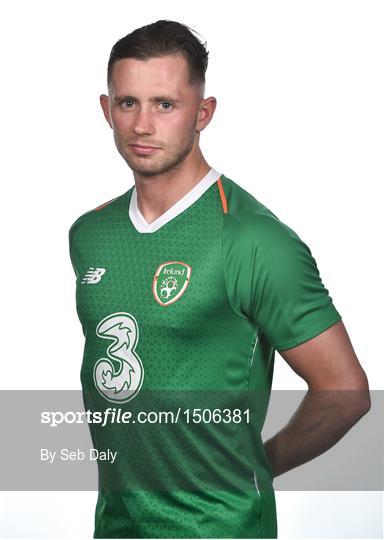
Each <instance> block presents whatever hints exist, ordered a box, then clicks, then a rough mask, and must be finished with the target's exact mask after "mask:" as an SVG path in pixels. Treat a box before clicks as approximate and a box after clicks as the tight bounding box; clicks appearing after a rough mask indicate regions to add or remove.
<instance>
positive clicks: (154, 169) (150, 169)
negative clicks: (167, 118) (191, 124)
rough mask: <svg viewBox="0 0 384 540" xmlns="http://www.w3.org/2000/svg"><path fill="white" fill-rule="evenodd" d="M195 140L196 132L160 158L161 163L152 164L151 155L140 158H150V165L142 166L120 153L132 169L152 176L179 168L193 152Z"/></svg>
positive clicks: (142, 174)
mask: <svg viewBox="0 0 384 540" xmlns="http://www.w3.org/2000/svg"><path fill="white" fill-rule="evenodd" d="M194 142H195V132H193V133H192V134H191V137H190V138H189V140H188V141H187V143H186V144H185V145H184V146H183V147H182V148H180V147H178V148H177V150H175V151H174V152H172V153H171V154H170V155H168V156H166V157H165V158H164V160H160V163H153V164H151V163H150V161H149V159H151V158H150V156H148V158H146V157H144V158H139V159H142V160H146V159H148V165H147V166H146V167H142V166H140V165H139V164H138V163H137V162H136V160H135V159H131V158H130V157H129V156H127V155H126V154H124V153H122V152H121V151H120V154H121V156H122V157H123V159H124V160H125V162H126V163H127V165H128V167H130V169H132V171H134V172H135V173H137V174H140V175H141V176H146V177H150V176H156V175H158V174H165V173H168V172H170V171H172V170H175V169H178V168H179V167H180V166H181V164H182V163H183V162H184V160H185V159H186V157H187V156H188V155H189V154H190V153H191V151H192V148H193V145H194Z"/></svg>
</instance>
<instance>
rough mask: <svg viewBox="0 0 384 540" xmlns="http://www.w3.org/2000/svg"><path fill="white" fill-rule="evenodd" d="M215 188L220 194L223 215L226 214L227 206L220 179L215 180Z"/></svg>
mask: <svg viewBox="0 0 384 540" xmlns="http://www.w3.org/2000/svg"><path fill="white" fill-rule="evenodd" d="M217 186H218V188H219V193H220V199H221V205H222V207H223V212H224V214H228V205H227V198H226V196H225V193H224V188H223V184H222V182H221V177H220V178H219V179H218V180H217Z"/></svg>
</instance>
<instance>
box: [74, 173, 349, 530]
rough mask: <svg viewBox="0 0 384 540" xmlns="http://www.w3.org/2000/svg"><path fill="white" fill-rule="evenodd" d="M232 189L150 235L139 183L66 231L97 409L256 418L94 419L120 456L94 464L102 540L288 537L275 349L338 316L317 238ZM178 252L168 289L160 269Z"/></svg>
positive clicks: (86, 392) (94, 428) (209, 194)
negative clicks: (316, 254) (278, 499)
mask: <svg viewBox="0 0 384 540" xmlns="http://www.w3.org/2000/svg"><path fill="white" fill-rule="evenodd" d="M221 183H222V186H221V187H222V192H220V190H219V185H218V182H215V183H214V184H213V185H212V186H211V187H210V188H209V189H208V190H207V191H206V192H204V193H203V195H202V196H201V197H200V198H199V199H198V200H197V201H195V202H194V203H193V204H191V205H190V206H189V207H188V208H187V209H186V210H184V211H183V212H182V213H181V214H179V215H178V216H176V217H175V218H173V219H172V220H171V221H169V222H168V223H166V224H164V225H163V226H162V227H161V228H160V229H158V230H157V231H155V232H153V233H150V234H142V233H139V232H138V231H137V230H136V229H135V228H134V226H133V224H132V222H131V221H130V218H129V214H128V206H129V201H130V196H131V193H132V188H131V189H130V190H128V191H127V192H126V193H124V194H123V195H121V196H120V197H117V198H115V199H113V200H112V201H111V202H110V203H109V204H106V205H101V206H100V207H98V209H95V210H92V211H90V212H87V213H85V214H83V215H82V216H80V218H78V219H77V220H76V221H75V223H74V224H73V225H72V227H71V229H70V235H69V236H70V255H71V261H72V265H73V268H74V271H75V274H76V284H77V285H76V308H77V313H78V316H79V319H80V322H81V324H82V328H83V333H84V336H85V347H84V355H83V362H82V367H81V382H82V388H83V396H84V405H85V407H86V409H91V410H93V411H102V410H105V409H107V408H108V407H118V408H120V409H121V410H122V411H130V412H132V413H133V414H137V413H138V412H140V411H143V410H146V411H161V410H163V411H169V410H176V409H177V408H178V407H180V408H181V409H190V410H191V409H193V408H207V409H210V410H213V409H216V408H217V409H220V410H223V409H225V408H228V409H230V410H234V409H239V410H241V411H243V410H245V409H247V408H249V410H250V413H251V414H250V421H249V422H240V423H236V422H229V423H214V422H206V423H204V422H201V423H199V424H194V425H191V424H187V423H186V422H180V423H178V424H167V425H165V424H160V423H155V424H151V425H144V424H142V425H138V424H135V425H132V424H129V425H124V424H123V425H112V424H111V425H107V426H105V427H100V426H98V425H97V424H90V430H91V436H92V440H93V444H94V446H95V448H98V449H99V450H106V449H108V448H110V449H111V450H114V451H117V452H118V458H117V459H116V462H115V463H114V464H108V463H103V462H99V463H98V469H99V497H98V502H97V507H96V514H95V532H94V537H95V538H102V537H104V538H130V537H147V538H148V537H155V538H166V537H169V538H177V537H179V538H215V537H216V538H217V537H221V538H275V537H276V536H277V521H276V509H275V498H274V491H273V486H272V483H273V482H272V471H271V468H270V464H269V462H268V460H267V457H266V454H265V451H264V447H263V444H262V440H261V435H260V432H261V429H262V426H263V423H264V420H265V415H266V411H267V407H268V401H269V397H270V389H271V384H272V376H273V363H274V351H275V350H276V349H278V348H283V347H284V346H285V347H290V346H294V345H296V344H299V343H300V342H303V341H305V340H306V339H310V337H313V336H314V335H317V334H318V333H320V332H321V331H323V330H325V329H326V328H327V327H328V326H330V325H331V324H333V323H334V322H336V321H337V320H339V319H340V315H339V314H338V312H337V311H336V309H335V308H334V306H333V304H332V301H331V298H330V297H329V295H328V291H327V290H326V289H325V288H324V286H323V284H322V282H321V279H320V276H319V273H318V270H317V267H316V263H315V261H314V259H313V257H312V256H311V254H310V252H309V248H307V246H305V244H303V243H302V242H301V240H300V239H299V238H298V236H297V235H296V234H295V233H294V232H293V231H292V230H291V229H289V228H288V227H287V226H285V225H284V224H282V223H281V222H280V221H279V220H278V219H277V217H276V216H274V215H273V214H272V213H271V212H270V211H269V210H268V209H266V208H265V207H264V206H263V205H261V203H259V202H258V201H257V200H256V199H255V198H253V197H252V196H251V195H250V194H248V193H247V192H246V191H245V190H243V189H242V188H240V186H238V185H237V184H236V183H235V182H233V181H232V180H230V179H229V178H227V177H225V176H224V175H222V176H221ZM224 199H225V202H226V205H227V208H226V212H225V211H223V200H224ZM274 245H276V249H275V248H274ZM276 250H277V252H278V254H276V253H277V252H276ZM282 260H283V261H285V267H286V270H284V268H281V262H282ZM174 261H177V262H178V265H173V266H172V264H170V265H168V266H167V265H166V266H165V269H166V272H168V273H163V274H161V280H162V281H161V282H159V284H158V288H157V289H156V287H154V286H153V283H154V278H155V276H156V272H157V271H158V269H159V267H161V265H163V264H164V263H169V262H170V263H172V262H174ZM179 263H181V264H179ZM183 264H184V265H185V266H183ZM274 265H278V266H279V268H274ZM187 267H189V268H190V269H191V271H190V276H189V278H188V282H187V284H186V286H185V285H184V290H183V293H182V294H181V295H180V296H179V297H176V296H177V286H178V285H177V280H176V281H175V280H174V278H175V277H176V278H177V273H178V272H179V273H180V275H181V274H182V273H183V268H187ZM184 277H185V274H184ZM183 279H184V278H183ZM164 291H165V292H164ZM156 294H159V295H161V294H164V295H165V297H166V298H168V296H169V295H171V294H175V295H176V296H175V298H176V300H175V301H173V302H172V303H170V304H169V305H162V300H161V298H160V297H159V298H157V299H156V297H155V296H156ZM159 300H160V301H159ZM139 383H140V384H139Z"/></svg>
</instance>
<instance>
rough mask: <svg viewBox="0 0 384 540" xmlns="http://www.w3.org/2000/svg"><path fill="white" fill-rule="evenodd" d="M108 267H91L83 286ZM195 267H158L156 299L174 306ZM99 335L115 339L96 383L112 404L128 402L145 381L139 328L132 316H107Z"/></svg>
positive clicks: (97, 372)
mask: <svg viewBox="0 0 384 540" xmlns="http://www.w3.org/2000/svg"><path fill="white" fill-rule="evenodd" d="M105 272H106V269H105V268H94V267H91V268H89V270H88V271H87V273H86V274H85V276H84V278H83V280H82V281H81V283H82V284H83V283H87V284H95V283H98V282H99V281H100V280H101V278H102V276H103V275H104V274H105ZM191 272H192V268H191V266H189V265H188V264H186V263H184V262H181V261H168V262H165V263H162V264H160V265H159V266H158V268H157V270H156V272H155V275H154V277H153V280H152V291H153V295H154V298H155V300H156V302H157V303H158V304H160V305H161V306H167V305H169V304H173V303H174V302H176V300H178V299H179V298H180V297H181V296H182V295H183V294H184V292H185V291H186V289H187V287H188V284H189V282H190V278H191ZM96 334H97V336H98V337H100V338H103V339H109V340H112V341H113V343H111V344H110V345H109V346H108V348H107V356H108V358H99V360H97V362H96V364H95V366H94V370H93V380H94V383H95V386H96V388H97V389H98V391H99V392H100V393H101V395H102V396H103V397H104V398H105V399H107V400H108V401H112V402H113V403H126V402H127V401H129V400H131V399H132V398H133V397H135V396H136V395H137V393H138V392H139V391H140V388H141V386H142V383H143V380H144V367H143V364H142V362H141V359H140V357H139V355H138V354H137V352H136V350H135V349H136V345H137V342H138V340H139V327H138V324H137V321H136V319H135V317H134V316H133V315H132V314H131V313H126V312H118V313H112V314H111V315H107V317H104V319H103V320H102V321H100V323H99V324H98V325H97V328H96Z"/></svg>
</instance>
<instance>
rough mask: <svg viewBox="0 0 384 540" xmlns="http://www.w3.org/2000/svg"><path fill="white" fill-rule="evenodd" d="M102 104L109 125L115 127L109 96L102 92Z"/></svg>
mask: <svg viewBox="0 0 384 540" xmlns="http://www.w3.org/2000/svg"><path fill="white" fill-rule="evenodd" d="M100 105H101V108H102V109H103V113H104V116H105V119H106V121H107V122H108V124H109V127H110V128H111V129H113V128H112V121H111V115H110V114H109V98H108V96H106V95H105V94H101V96H100Z"/></svg>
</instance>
